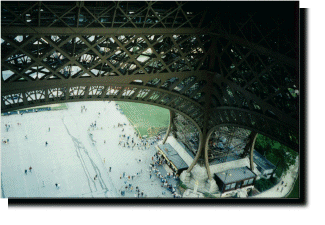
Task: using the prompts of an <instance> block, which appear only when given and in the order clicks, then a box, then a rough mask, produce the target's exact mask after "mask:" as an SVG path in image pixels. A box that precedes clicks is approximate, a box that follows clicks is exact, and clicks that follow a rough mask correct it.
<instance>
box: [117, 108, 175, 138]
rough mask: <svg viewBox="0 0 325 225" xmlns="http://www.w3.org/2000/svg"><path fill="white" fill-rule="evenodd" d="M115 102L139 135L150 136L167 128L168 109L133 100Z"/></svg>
mask: <svg viewBox="0 0 325 225" xmlns="http://www.w3.org/2000/svg"><path fill="white" fill-rule="evenodd" d="M117 104H118V105H119V106H120V108H121V109H122V111H123V112H124V114H125V115H126V117H127V118H128V119H129V121H130V122H131V123H132V124H133V126H134V127H135V128H136V129H137V130H138V132H139V133H140V135H141V136H144V135H148V137H150V136H154V135H156V134H157V133H159V132H161V131H163V130H167V127H168V124H169V110H168V109H164V108H161V107H158V106H153V105H146V104H141V103H133V102H117Z"/></svg>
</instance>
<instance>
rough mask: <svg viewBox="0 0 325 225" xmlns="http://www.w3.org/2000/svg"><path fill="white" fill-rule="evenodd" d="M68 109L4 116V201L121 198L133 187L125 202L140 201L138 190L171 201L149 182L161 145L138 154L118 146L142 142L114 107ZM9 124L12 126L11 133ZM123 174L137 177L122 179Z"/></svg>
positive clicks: (90, 104) (157, 181)
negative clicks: (124, 191) (51, 198)
mask: <svg viewBox="0 0 325 225" xmlns="http://www.w3.org/2000/svg"><path fill="white" fill-rule="evenodd" d="M67 105H68V110H61V111H48V112H37V113H27V114H24V115H22V116H21V115H11V116H2V118H1V119H2V121H1V133H2V135H1V136H2V139H3V140H4V139H5V140H7V139H9V143H7V144H5V143H3V142H2V143H1V154H2V155H1V161H2V164H1V181H2V184H1V189H2V197H5V198H8V197H121V190H124V189H125V186H126V185H129V184H131V185H132V186H133V187H134V189H133V191H132V192H131V191H127V192H126V194H125V196H124V197H135V195H134V192H135V187H136V186H138V187H139V189H140V191H143V192H144V196H146V197H154V198H156V197H172V194H171V193H170V192H169V191H166V188H164V187H161V181H160V179H158V178H157V177H156V176H154V175H153V176H152V178H151V179H150V176H149V164H150V163H152V160H151V158H152V156H153V155H154V154H155V152H156V149H155V145H156V144H157V143H155V144H154V145H150V148H147V147H146V149H145V148H144V146H142V147H141V148H140V149H138V148H137V147H135V148H134V149H133V150H132V148H127V147H123V145H119V144H118V143H119V142H120V141H121V140H122V142H123V141H126V138H123V137H120V135H123V134H125V135H126V137H127V136H130V138H129V143H131V139H132V138H133V139H134V143H139V144H140V143H141V141H140V139H138V138H137V137H136V135H135V134H134V132H135V130H134V129H133V127H132V126H131V125H129V122H128V120H127V118H126V117H125V116H124V115H122V114H121V113H120V111H118V110H117V108H116V105H115V102H110V103H108V102H78V103H68V104H67ZM81 106H85V107H86V108H87V111H85V110H83V112H81ZM99 113H100V114H99ZM95 121H96V127H94V126H93V127H91V126H90V125H91V124H94V123H95ZM17 123H21V125H18V124H17ZM118 123H121V124H124V123H125V124H126V125H123V127H118V126H117V125H118ZM5 124H7V126H8V125H9V124H10V128H9V130H8V132H7V131H6V126H5ZM114 126H115V128H114ZM49 128H50V130H49ZM123 129H124V131H122V130H123ZM90 133H91V134H92V135H90ZM26 135H27V138H26V137H25V136H26ZM104 141H105V142H104ZM46 142H48V145H47V146H46ZM139 159H141V162H139ZM29 167H32V170H31V171H29V169H28V168H29ZM110 168H111V171H110ZM25 170H28V172H27V174H25ZM159 170H163V168H159ZM123 173H125V176H129V175H130V177H132V175H133V176H135V177H134V178H133V180H132V178H131V179H130V180H129V179H126V178H122V179H120V177H121V176H122V177H123ZM137 173H138V175H137ZM162 173H163V172H162ZM96 175H97V177H96V178H95V176H96ZM125 182H126V184H125ZM56 183H58V184H60V187H59V188H57V187H56V186H55V184H56ZM174 183H175V182H174ZM164 191H165V195H163V192H164Z"/></svg>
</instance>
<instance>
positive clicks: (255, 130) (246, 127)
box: [209, 123, 298, 151]
mask: <svg viewBox="0 0 325 225" xmlns="http://www.w3.org/2000/svg"><path fill="white" fill-rule="evenodd" d="M223 126H235V127H240V128H244V129H247V130H251V131H254V132H256V133H259V134H262V135H264V136H266V137H269V138H272V139H276V138H275V137H273V136H272V135H270V134H268V133H265V132H264V131H263V130H259V129H256V128H252V127H249V126H246V125H242V124H236V123H223V124H218V125H216V126H214V127H213V128H211V129H210V130H209V132H210V131H211V130H212V132H213V131H214V130H215V129H216V128H218V127H223ZM279 142H280V141H279ZM281 143H282V144H284V145H286V146H288V147H290V148H291V149H292V150H294V151H298V148H295V147H297V146H292V143H285V142H284V143H283V141H282V142H281Z"/></svg>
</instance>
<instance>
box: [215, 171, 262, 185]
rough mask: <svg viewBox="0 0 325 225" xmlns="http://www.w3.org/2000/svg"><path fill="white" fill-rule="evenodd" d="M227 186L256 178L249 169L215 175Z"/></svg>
mask: <svg viewBox="0 0 325 225" xmlns="http://www.w3.org/2000/svg"><path fill="white" fill-rule="evenodd" d="M215 175H216V176H217V177H218V178H219V179H220V180H222V182H223V183H225V184H230V183H233V182H236V181H240V180H246V179H250V178H254V177H256V174H255V173H253V172H252V171H251V170H250V169H249V168H248V167H240V168H236V169H230V170H225V171H222V172H220V173H216V174H215Z"/></svg>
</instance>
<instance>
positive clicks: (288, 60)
mask: <svg viewBox="0 0 325 225" xmlns="http://www.w3.org/2000/svg"><path fill="white" fill-rule="evenodd" d="M209 34H211V35H215V36H217V37H224V38H226V39H228V40H231V41H233V42H235V43H237V44H240V45H243V46H246V47H248V48H249V49H252V50H254V51H257V52H258V53H260V54H263V55H268V56H271V57H272V58H274V59H275V60H277V61H278V62H280V63H285V64H287V65H289V66H291V67H293V68H296V70H297V71H298V62H297V59H292V58H289V57H288V56H285V55H283V54H281V53H278V52H275V51H273V50H271V49H267V48H265V47H263V46H261V45H259V44H256V43H253V42H250V41H248V40H245V39H243V38H240V37H238V36H235V35H231V34H221V33H220V34H218V33H214V32H209Z"/></svg>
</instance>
